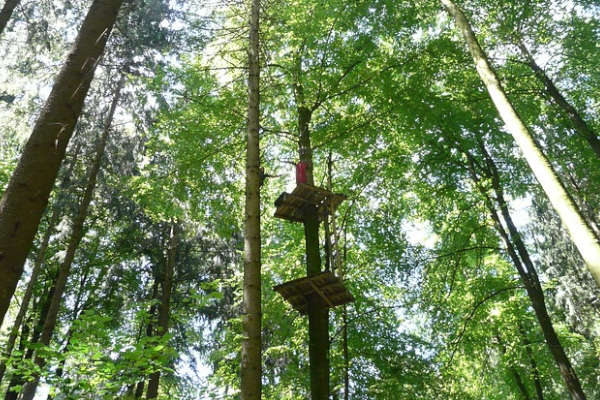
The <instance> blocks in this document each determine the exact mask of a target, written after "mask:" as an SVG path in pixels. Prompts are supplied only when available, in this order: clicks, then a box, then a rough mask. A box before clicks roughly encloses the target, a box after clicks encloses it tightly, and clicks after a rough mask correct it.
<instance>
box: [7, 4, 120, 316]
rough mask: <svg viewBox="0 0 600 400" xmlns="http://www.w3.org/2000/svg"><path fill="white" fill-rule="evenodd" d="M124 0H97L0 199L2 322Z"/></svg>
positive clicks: (82, 26) (84, 22)
mask: <svg viewBox="0 0 600 400" xmlns="http://www.w3.org/2000/svg"><path fill="white" fill-rule="evenodd" d="M122 2H123V0H94V2H93V3H92V5H91V7H90V9H89V11H88V13H87V15H86V17H85V20H84V21H83V24H82V25H81V29H80V31H79V35H78V36H77V39H76V41H75V47H74V48H73V50H72V51H71V53H70V54H69V56H68V58H67V61H66V63H65V64H64V66H63V68H62V70H61V71H60V73H59V75H58V77H57V78H56V81H55V82H54V86H53V88H52V91H51V93H50V96H49V97H48V100H47V101H46V105H45V106H44V108H43V109H42V112H41V114H40V116H39V117H38V120H37V122H36V124H35V126H34V128H33V131H32V133H31V136H30V137H29V140H28V141H27V143H26V144H25V147H24V149H23V153H22V155H21V158H20V159H19V162H18V164H17V167H16V168H15V170H14V172H13V174H12V176H11V178H10V181H9V183H8V186H7V188H6V190H5V192H4V194H3V195H2V199H0V275H2V277H3V278H2V280H1V281H0V323H1V322H2V321H3V320H4V315H5V314H6V310H7V309H8V306H9V304H10V299H11V298H12V296H13V294H14V291H15V288H16V286H17V283H18V281H19V279H20V278H21V274H22V273H23V264H24V263H25V258H26V257H27V253H28V252H29V249H30V248H31V244H32V242H33V238H34V236H35V232H36V231H37V228H38V225H39V223H40V219H41V217H42V213H43V211H44V209H45V208H46V204H47V203H48V197H49V196H50V191H51V190H52V187H53V185H54V181H55V179H56V175H57V173H58V169H59V167H60V164H61V162H62V160H63V158H64V155H65V150H66V148H67V144H68V143H69V140H70V138H71V135H72V133H73V129H74V127H75V123H76V122H77V119H78V118H79V115H80V113H81V109H82V108H83V102H84V99H85V97H86V95H87V92H88V89H89V87H90V83H91V81H92V78H93V75H94V71H95V69H96V65H97V64H98V59H99V58H100V56H101V55H102V53H103V51H104V47H105V45H106V41H107V40H108V36H109V34H110V32H111V30H112V27H113V25H114V23H115V20H116V18H117V13H118V11H119V8H120V7H121V3H122Z"/></svg>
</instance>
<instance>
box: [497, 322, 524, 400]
mask: <svg viewBox="0 0 600 400" xmlns="http://www.w3.org/2000/svg"><path fill="white" fill-rule="evenodd" d="M496 340H497V341H498V347H499V348H500V351H501V352H502V354H503V355H506V345H505V344H504V341H503V340H502V338H501V337H500V334H498V333H496ZM508 370H509V371H510V374H511V375H512V378H513V380H514V381H515V384H516V385H517V388H518V389H519V392H520V393H521V396H522V397H523V399H524V400H531V397H529V392H528V391H527V386H525V383H523V379H522V378H521V374H519V371H518V370H517V368H516V367H515V366H514V365H509V366H508Z"/></svg>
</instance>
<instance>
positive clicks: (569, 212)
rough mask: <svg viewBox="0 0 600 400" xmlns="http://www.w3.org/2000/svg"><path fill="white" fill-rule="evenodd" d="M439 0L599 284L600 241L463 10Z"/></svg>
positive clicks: (502, 115)
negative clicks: (508, 93) (517, 107)
mask: <svg viewBox="0 0 600 400" xmlns="http://www.w3.org/2000/svg"><path fill="white" fill-rule="evenodd" d="M440 1H441V3H442V4H443V6H444V7H445V8H446V10H447V11H448V13H449V14H450V15H451V16H452V17H454V20H455V21H456V25H457V26H458V27H459V28H460V30H461V31H462V34H463V36H464V38H465V41H466V43H467V46H468V48H469V51H470V52H471V56H472V57H473V60H474V62H475V67H476V68H477V72H478V73H479V76H480V77H481V80H482V81H483V83H484V84H485V86H486V88H487V90H488V93H489V95H490V97H491V99H492V101H493V102H494V105H495V106H496V109H497V110H498V112H499V114H500V117H501V118H502V120H503V121H504V123H505V124H506V128H507V130H508V131H509V132H510V133H511V135H512V136H513V138H514V139H515V142H517V144H518V145H519V147H520V148H521V151H522V153H523V156H524V157H525V159H526V160H527V163H528V164H529V166H530V168H531V170H532V171H533V173H534V175H535V177H536V178H537V180H538V182H539V183H540V184H541V185H542V188H543V189H544V191H545V192H546V195H547V196H548V199H549V200H550V203H551V204H552V206H553V207H554V209H555V210H556V212H557V213H558V215H559V216H560V219H561V221H562V223H563V225H564V226H565V227H566V228H567V231H568V232H569V235H570V236H571V239H572V240H573V242H574V243H575V246H577V249H578V250H579V252H580V253H581V256H582V257H583V259H584V260H585V262H586V264H587V267H588V269H589V270H590V272H591V273H592V276H593V277H594V279H595V280H596V283H597V284H598V286H600V243H599V241H598V239H597V238H596V236H595V235H594V234H593V232H592V230H591V229H590V227H589V226H588V224H587V223H586V221H585V219H584V218H583V216H582V215H581V212H580V211H579V209H578V208H577V206H576V205H575V203H574V202H573V199H572V198H571V196H569V194H568V193H567V191H566V190H565V187H564V186H563V184H562V182H560V180H559V179H558V176H557V175H556V173H555V171H554V170H553V168H552V166H551V165H550V162H549V161H548V159H547V158H546V156H545V155H544V154H543V153H542V151H541V149H540V147H539V145H538V144H537V143H536V142H535V140H534V139H533V136H532V135H531V133H530V132H529V130H528V129H527V127H526V126H525V125H524V124H523V121H522V120H521V117H520V116H519V115H518V114H517V112H516V111H515V109H514V107H513V106H512V104H511V103H510V100H509V99H508V97H507V96H506V93H505V92H504V89H503V88H502V85H501V84H500V81H499V80H498V77H497V76H496V73H495V71H494V70H493V68H492V66H491V64H490V62H489V61H488V59H487V56H486V55H485V53H484V52H483V50H482V49H481V47H480V46H479V43H478V42H477V38H476V37H475V34H474V33H473V30H472V29H471V26H470V25H469V22H468V21H467V19H466V17H465V15H464V13H463V12H462V11H461V10H460V9H459V8H458V7H457V6H456V5H455V4H454V3H453V2H452V1H451V0H440Z"/></svg>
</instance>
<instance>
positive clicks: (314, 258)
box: [298, 103, 329, 400]
mask: <svg viewBox="0 0 600 400" xmlns="http://www.w3.org/2000/svg"><path fill="white" fill-rule="evenodd" d="M301 104H302V103H301ZM311 114H312V112H311V110H310V109H308V108H306V107H305V106H303V105H299V106H298V130H299V142H298V145H299V155H300V161H303V162H305V163H306V165H307V168H306V178H307V183H308V184H309V185H314V177H313V156H312V148H311V144H310V130H309V124H310V120H311V116H312V115H311ZM304 239H305V241H306V273H307V275H308V276H314V275H317V274H318V273H320V272H321V254H320V251H319V217H318V215H317V210H316V209H315V207H314V206H306V207H305V210H304ZM308 300H309V301H308V353H309V359H310V392H311V399H312V400H327V399H328V398H329V355H328V352H329V310H328V309H327V308H326V307H323V306H322V305H321V301H320V299H319V297H318V296H317V295H315V296H314V297H311V298H309V299H308Z"/></svg>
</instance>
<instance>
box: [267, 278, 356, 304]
mask: <svg viewBox="0 0 600 400" xmlns="http://www.w3.org/2000/svg"><path fill="white" fill-rule="evenodd" d="M273 289H274V290H275V291H276V292H277V293H279V294H281V295H282V296H283V298H284V299H286V300H287V301H288V302H290V304H291V305H292V307H294V308H295V309H296V310H298V311H300V314H306V313H307V311H308V301H309V298H310V297H312V298H316V299H319V300H318V301H319V305H320V306H321V307H336V306H341V305H342V304H346V303H350V302H352V301H354V297H353V296H352V294H351V293H350V292H349V291H348V289H346V287H345V286H344V283H343V282H342V281H341V280H340V279H339V278H338V277H336V276H335V275H333V274H332V273H331V272H329V271H326V272H321V273H320V274H318V275H315V276H311V277H307V278H300V279H295V280H293V281H289V282H285V283H282V284H281V285H277V286H275V287H274V288H273Z"/></svg>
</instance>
